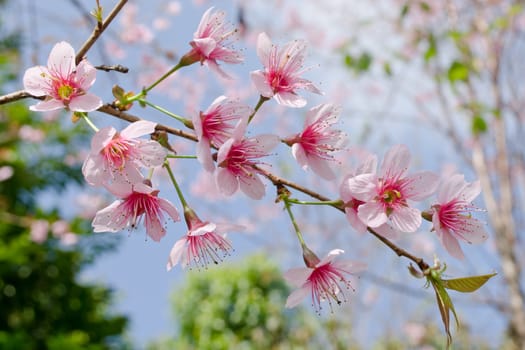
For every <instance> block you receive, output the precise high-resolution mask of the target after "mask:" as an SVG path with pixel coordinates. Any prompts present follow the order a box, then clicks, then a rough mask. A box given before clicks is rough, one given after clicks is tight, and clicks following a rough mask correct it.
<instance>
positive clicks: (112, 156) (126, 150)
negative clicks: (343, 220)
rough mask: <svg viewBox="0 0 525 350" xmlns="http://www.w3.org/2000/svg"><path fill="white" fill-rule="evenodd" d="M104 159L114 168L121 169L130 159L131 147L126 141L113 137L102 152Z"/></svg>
mask: <svg viewBox="0 0 525 350" xmlns="http://www.w3.org/2000/svg"><path fill="white" fill-rule="evenodd" d="M102 152H103V156H104V159H105V160H106V161H107V162H108V163H109V164H111V165H112V166H114V167H115V168H119V169H122V168H124V166H125V165H126V160H127V159H129V158H131V145H130V143H129V142H128V141H127V140H124V139H122V138H120V137H119V136H115V138H114V139H113V140H111V141H110V142H109V143H108V145H107V146H106V147H104V149H103V150H102Z"/></svg>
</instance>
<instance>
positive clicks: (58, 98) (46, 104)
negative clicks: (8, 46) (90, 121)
mask: <svg viewBox="0 0 525 350" xmlns="http://www.w3.org/2000/svg"><path fill="white" fill-rule="evenodd" d="M96 73H97V71H96V69H95V68H94V67H93V66H92V65H91V64H90V63H89V62H88V61H87V60H82V62H80V63H79V65H78V66H77V65H76V63H75V50H74V49H73V47H71V45H70V44H68V43H67V42H65V41H61V42H59V43H58V44H56V45H55V46H54V47H53V49H52V50H51V53H50V54H49V58H48V61H47V67H44V66H36V67H31V68H29V69H28V70H26V72H25V74H24V89H25V90H26V91H27V92H28V93H30V94H31V95H33V96H37V97H41V96H45V97H46V98H45V99H44V101H40V102H38V103H37V104H36V105H33V106H31V107H29V108H30V109H31V110H32V111H39V112H44V111H53V110H56V109H60V108H66V109H69V110H71V111H75V112H91V111H94V110H96V109H98V108H99V107H100V106H102V100H101V99H100V98H99V97H97V96H95V95H94V94H91V93H88V92H87V90H88V89H89V88H90V87H91V86H92V85H93V83H94V82H95V76H96Z"/></svg>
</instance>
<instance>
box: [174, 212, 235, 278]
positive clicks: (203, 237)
mask: <svg viewBox="0 0 525 350" xmlns="http://www.w3.org/2000/svg"><path fill="white" fill-rule="evenodd" d="M190 213H191V214H190V215H185V218H186V223H187V225H188V233H186V235H185V236H184V237H182V238H181V239H179V240H178V241H177V242H175V244H174V245H173V248H172V249H171V252H170V256H169V259H168V264H167V265H166V268H167V270H168V271H169V270H171V269H172V268H173V267H174V266H175V265H177V264H178V263H179V262H180V263H181V265H182V267H183V268H185V267H186V266H191V265H192V264H194V265H195V266H197V267H203V268H206V267H207V266H208V265H209V264H210V263H214V264H218V263H219V262H221V261H222V260H223V258H224V256H226V255H228V254H229V253H230V251H231V250H232V246H231V243H230V242H229V241H228V240H227V239H226V238H225V236H226V232H228V231H232V230H242V229H243V227H242V226H239V225H233V224H216V223H211V222H208V221H206V222H203V221H201V220H200V219H199V218H198V217H197V215H196V214H195V213H194V212H193V210H191V211H190Z"/></svg>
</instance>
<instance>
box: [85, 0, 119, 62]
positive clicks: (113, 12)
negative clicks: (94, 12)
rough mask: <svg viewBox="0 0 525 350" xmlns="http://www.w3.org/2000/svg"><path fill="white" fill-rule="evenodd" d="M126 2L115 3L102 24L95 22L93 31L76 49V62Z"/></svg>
mask: <svg viewBox="0 0 525 350" xmlns="http://www.w3.org/2000/svg"><path fill="white" fill-rule="evenodd" d="M127 2H128V0H120V1H119V2H118V4H117V5H115V7H114V8H113V10H111V12H110V13H109V15H108V16H107V17H106V19H105V20H104V22H103V23H102V25H100V24H97V26H96V27H95V29H93V32H92V33H91V35H90V36H89V38H88V39H87V40H86V42H85V43H84V45H82V47H81V48H80V50H78V53H77V56H76V57H75V62H76V63H77V64H79V63H80V61H82V60H83V59H84V56H85V55H86V54H87V52H88V51H89V49H90V48H91V46H93V44H94V43H95V42H96V41H97V40H98V38H99V37H100V35H101V34H102V33H103V32H104V30H105V29H106V28H107V27H108V26H109V24H110V23H111V21H113V19H114V18H115V17H116V16H117V14H118V13H119V12H120V10H122V8H123V7H124V5H125V4H126V3H127Z"/></svg>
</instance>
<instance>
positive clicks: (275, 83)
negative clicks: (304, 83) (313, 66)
mask: <svg viewBox="0 0 525 350" xmlns="http://www.w3.org/2000/svg"><path fill="white" fill-rule="evenodd" d="M267 79H268V84H269V85H270V86H271V87H272V90H273V91H274V92H275V93H277V92H292V91H293V86H291V84H290V82H289V79H288V76H287V75H286V74H284V73H283V72H282V71H281V70H270V72H269V73H268V76H267Z"/></svg>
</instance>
